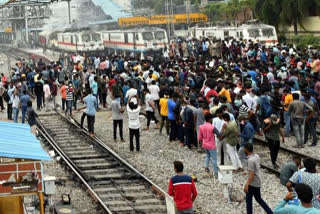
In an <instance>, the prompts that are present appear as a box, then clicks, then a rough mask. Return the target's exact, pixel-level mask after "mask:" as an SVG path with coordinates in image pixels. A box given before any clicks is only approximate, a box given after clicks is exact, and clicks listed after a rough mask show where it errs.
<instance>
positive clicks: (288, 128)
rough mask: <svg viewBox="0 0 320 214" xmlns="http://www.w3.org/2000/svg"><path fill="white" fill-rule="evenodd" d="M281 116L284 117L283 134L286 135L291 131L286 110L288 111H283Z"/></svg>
mask: <svg viewBox="0 0 320 214" xmlns="http://www.w3.org/2000/svg"><path fill="white" fill-rule="evenodd" d="M283 117H284V122H285V123H286V128H285V135H286V136H289V135H290V132H291V128H290V115H289V112H288V111H284V113H283Z"/></svg>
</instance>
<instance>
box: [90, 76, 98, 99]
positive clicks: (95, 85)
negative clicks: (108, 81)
mask: <svg viewBox="0 0 320 214" xmlns="http://www.w3.org/2000/svg"><path fill="white" fill-rule="evenodd" d="M91 90H92V95H93V96H95V97H96V100H97V104H98V77H97V76H95V77H94V78H93V81H92V84H91Z"/></svg>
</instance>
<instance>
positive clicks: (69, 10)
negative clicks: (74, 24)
mask: <svg viewBox="0 0 320 214" xmlns="http://www.w3.org/2000/svg"><path fill="white" fill-rule="evenodd" d="M67 1H68V16H69V24H71V9H70V1H71V0H67Z"/></svg>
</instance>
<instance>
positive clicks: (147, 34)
mask: <svg viewBox="0 0 320 214" xmlns="http://www.w3.org/2000/svg"><path fill="white" fill-rule="evenodd" d="M142 38H143V40H147V41H150V40H153V34H152V33H151V32H143V33H142Z"/></svg>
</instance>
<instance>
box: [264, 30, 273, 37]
mask: <svg viewBox="0 0 320 214" xmlns="http://www.w3.org/2000/svg"><path fill="white" fill-rule="evenodd" d="M262 34H263V36H266V37H270V36H274V33H273V29H272V28H266V29H262Z"/></svg>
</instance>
